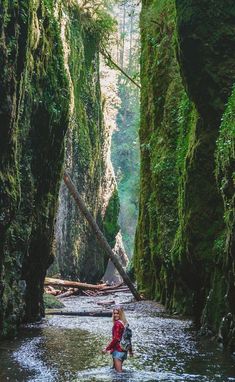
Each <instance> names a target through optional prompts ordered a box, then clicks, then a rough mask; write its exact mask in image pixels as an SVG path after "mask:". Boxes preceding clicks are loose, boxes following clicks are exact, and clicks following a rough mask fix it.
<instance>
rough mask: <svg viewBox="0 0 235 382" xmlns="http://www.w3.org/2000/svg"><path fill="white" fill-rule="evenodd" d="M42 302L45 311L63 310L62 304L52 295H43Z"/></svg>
mask: <svg viewBox="0 0 235 382" xmlns="http://www.w3.org/2000/svg"><path fill="white" fill-rule="evenodd" d="M43 301H44V306H45V309H60V308H64V304H63V303H62V302H61V301H60V300H58V298H56V297H55V296H53V295H52V294H47V293H44V294H43Z"/></svg>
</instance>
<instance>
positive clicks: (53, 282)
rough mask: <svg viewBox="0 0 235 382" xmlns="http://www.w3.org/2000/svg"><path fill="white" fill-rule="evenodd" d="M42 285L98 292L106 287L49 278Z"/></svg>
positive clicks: (104, 285)
mask: <svg viewBox="0 0 235 382" xmlns="http://www.w3.org/2000/svg"><path fill="white" fill-rule="evenodd" d="M44 285H45V286H47V285H50V286H61V287H67V288H78V289H89V290H100V289H104V288H105V287H106V288H108V287H107V285H106V284H98V285H94V284H87V283H80V282H79V281H69V280H60V279H54V278H51V277H46V278H45V281H44Z"/></svg>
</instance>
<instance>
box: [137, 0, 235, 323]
mask: <svg viewBox="0 0 235 382" xmlns="http://www.w3.org/2000/svg"><path fill="white" fill-rule="evenodd" d="M234 10H235V9H234V4H233V3H232V2H231V1H227V2H226V5H225V4H223V6H222V4H221V2H214V1H213V2H208V1H198V2H197V3H196V2H195V1H181V0H178V1H176V2H175V1H164V0H162V1H155V0H153V1H143V6H142V13H141V36H142V37H141V39H142V55H141V81H142V95H141V127H140V143H141V187H140V213H139V222H138V226H137V233H136V245H135V257H134V263H135V269H136V274H137V280H138V283H139V288H140V289H142V290H143V291H144V292H145V293H146V295H148V296H149V297H153V298H156V299H158V300H160V301H162V302H163V303H165V304H166V305H167V306H168V308H170V309H171V310H172V311H177V312H181V313H182V312H183V313H188V314H192V315H194V317H195V320H196V322H197V323H198V325H203V326H204V328H206V326H207V327H209V328H210V329H212V330H214V331H218V329H219V326H220V324H221V320H222V319H223V317H225V316H226V315H227V314H228V313H231V314H233V313H232V312H233V309H234V304H235V302H233V308H232V307H231V304H230V305H229V304H228V301H226V299H225V298H224V296H225V295H226V293H227V292H226V291H227V290H228V288H230V291H231V292H230V295H231V293H233V292H232V290H233V289H232V288H231V285H232V283H234V276H235V275H234V271H231V270H230V279H231V281H230V282H228V271H227V270H226V266H225V264H226V263H227V260H226V259H230V265H231V264H232V263H233V261H234V260H232V258H233V256H234V254H233V255H231V248H232V244H231V243H232V239H231V238H232V237H233V235H234V215H233V213H231V210H232V207H231V205H232V203H234V199H233V197H232V195H234V188H231V184H233V183H232V182H233V180H232V175H231V168H232V166H231V161H232V159H231V158H232V154H231V153H232V150H231V151H230V157H229V158H230V159H228V158H226V159H225V158H223V160H222V158H221V155H222V154H220V155H219V154H218V155H217V168H218V169H219V170H218V179H219V180H218V182H221V179H223V178H224V177H225V178H226V175H227V174H229V175H228V176H229V177H230V180H229V184H230V191H229V192H230V194H229V197H228V198H229V206H230V207H229V211H230V212H229V213H227V214H225V215H227V216H228V215H229V223H228V219H227V220H226V219H225V220H224V218H223V216H224V212H225V211H226V210H227V209H228V208H227V207H224V206H225V205H226V202H227V205H228V201H227V196H225V194H223V192H222V194H223V199H224V204H223V201H222V197H221V186H219V183H218V182H216V177H215V170H216V160H215V150H216V142H217V139H218V134H219V128H220V123H221V117H222V114H223V112H224V109H225V104H226V102H227V101H228V97H229V95H230V94H231V89H232V85H233V81H234V74H235V65H234V49H233V47H234ZM230 110H231V109H230ZM227 113H228V112H227ZM227 118H228V117H227ZM230 126H231V124H230ZM230 129H231V127H230ZM222 131H224V130H223V129H222V130H221V134H222ZM230 134H232V133H230ZM230 138H231V136H230ZM221 139H224V138H221ZM221 139H220V138H219V141H218V142H220V143H221ZM231 140H232V139H231ZM233 142H234V136H233ZM218 147H219V146H218ZM223 155H225V154H224V153H223ZM221 163H226V166H227V163H229V164H228V168H229V169H230V170H229V171H230V172H228V170H227V167H226V166H225V165H223V166H222V165H221ZM221 174H222V175H221ZM226 179H227V178H226ZM223 182H225V181H223ZM233 187H234V186H233ZM225 200H226V202H225ZM233 208H234V207H233ZM232 222H233V223H232ZM232 226H233V228H231V227H232ZM228 227H229V228H228ZM228 231H229V232H230V233H229V234H228ZM225 237H227V241H226V240H225ZM228 237H229V238H228ZM228 242H229V243H230V244H228ZM226 243H227V244H226ZM226 248H227V249H226ZM228 248H229V249H228ZM226 252H227V254H226ZM228 252H229V253H230V255H228ZM229 283H230V287H229ZM230 300H231V297H230ZM209 301H211V303H209ZM229 317H230V316H229ZM233 319H234V318H233ZM233 319H232V318H231V317H230V320H231V321H232V320H233Z"/></svg>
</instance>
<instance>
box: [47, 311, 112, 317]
mask: <svg viewBox="0 0 235 382" xmlns="http://www.w3.org/2000/svg"><path fill="white" fill-rule="evenodd" d="M46 315H53V316H78V317H112V312H111V311H107V312H103V311H93V312H67V311H64V312H63V311H62V310H61V311H58V310H48V311H46Z"/></svg>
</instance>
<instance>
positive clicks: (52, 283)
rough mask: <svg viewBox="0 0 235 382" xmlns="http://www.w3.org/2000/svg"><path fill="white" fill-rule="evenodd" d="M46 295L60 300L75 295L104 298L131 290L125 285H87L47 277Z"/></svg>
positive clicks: (45, 284)
mask: <svg viewBox="0 0 235 382" xmlns="http://www.w3.org/2000/svg"><path fill="white" fill-rule="evenodd" d="M44 290H45V293H48V294H52V295H53V296H58V297H60V298H63V297H70V296H73V295H83V296H92V297H95V296H102V295H108V294H112V293H117V292H129V288H127V287H126V285H125V284H124V283H120V284H117V285H107V284H98V285H94V284H87V283H81V282H78V281H69V280H60V279H54V278H49V277H46V279H45V283H44Z"/></svg>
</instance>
